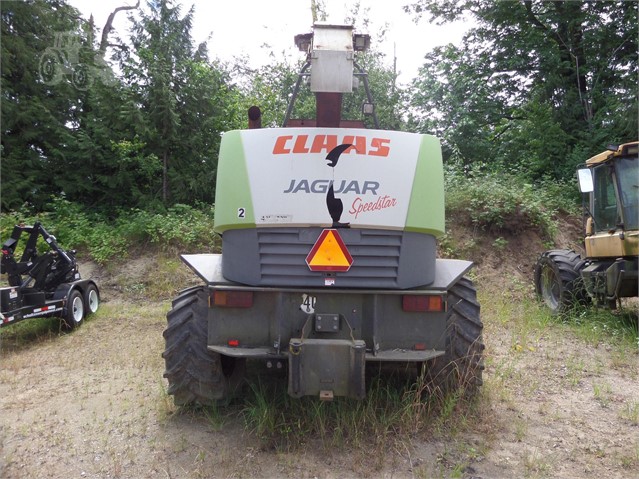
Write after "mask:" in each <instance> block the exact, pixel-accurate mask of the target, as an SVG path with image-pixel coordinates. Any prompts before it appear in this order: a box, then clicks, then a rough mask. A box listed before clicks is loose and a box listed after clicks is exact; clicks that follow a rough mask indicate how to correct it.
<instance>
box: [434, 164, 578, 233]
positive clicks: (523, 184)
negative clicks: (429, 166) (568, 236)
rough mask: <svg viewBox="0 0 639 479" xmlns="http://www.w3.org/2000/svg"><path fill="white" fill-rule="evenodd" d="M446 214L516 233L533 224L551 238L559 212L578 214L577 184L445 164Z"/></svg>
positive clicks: (494, 229) (479, 224)
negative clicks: (529, 178) (534, 180)
mask: <svg viewBox="0 0 639 479" xmlns="http://www.w3.org/2000/svg"><path fill="white" fill-rule="evenodd" d="M445 184H446V215H447V217H448V218H449V219H452V218H455V220H456V221H460V220H461V221H464V220H465V221H468V222H471V223H472V224H473V225H475V226H477V227H479V228H481V229H483V230H486V231H490V232H494V233H504V234H517V233H520V232H522V231H525V230H527V229H529V228H530V227H531V226H532V227H534V228H537V229H538V231H539V233H540V234H541V235H543V236H545V237H547V238H552V237H553V236H554V234H555V231H556V225H555V219H556V216H557V214H558V213H559V212H562V211H563V212H567V213H570V214H578V210H579V196H578V192H577V186H576V184H575V185H572V184H565V183H557V182H553V181H549V180H548V181H544V182H541V183H539V184H536V185H533V184H531V183H530V182H529V181H527V180H526V179H523V178H522V177H521V176H517V175H516V174H513V173H503V172H500V173H495V172H490V171H482V168H481V167H479V168H474V169H472V170H470V171H463V170H462V169H461V168H459V167H456V166H451V165H447V166H446V171H445Z"/></svg>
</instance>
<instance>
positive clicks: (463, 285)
mask: <svg viewBox="0 0 639 479" xmlns="http://www.w3.org/2000/svg"><path fill="white" fill-rule="evenodd" d="M479 313H480V306H479V303H478V302H477V291H476V289H475V286H474V285H473V282H472V281H471V280H470V279H468V278H465V277H464V278H462V279H460V280H459V281H458V282H457V283H456V284H455V285H454V286H453V287H452V288H451V289H450V290H449V291H448V309H447V313H446V315H447V316H446V352H445V354H444V355H443V356H439V357H437V358H435V359H433V360H432V361H430V362H428V363H427V364H426V379H427V380H428V386H429V388H430V389H431V392H432V390H437V389H439V390H441V391H442V392H443V393H444V394H447V393H451V392H456V391H460V392H462V393H463V394H464V395H466V396H468V397H472V396H474V395H475V394H476V393H477V390H478V388H479V386H481V385H482V371H483V369H484V361H483V357H482V355H483V351H484V343H483V340H482V329H483V328H484V325H483V324H482V322H481V319H480V314H479Z"/></svg>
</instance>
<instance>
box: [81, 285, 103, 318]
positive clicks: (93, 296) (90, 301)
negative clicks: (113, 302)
mask: <svg viewBox="0 0 639 479" xmlns="http://www.w3.org/2000/svg"><path fill="white" fill-rule="evenodd" d="M84 305H85V306H86V308H87V315H89V314H93V313H95V312H96V311H97V310H98V309H99V308H100V293H98V288H96V287H95V286H94V285H92V284H90V285H89V286H88V287H87V289H86V290H85V291H84Z"/></svg>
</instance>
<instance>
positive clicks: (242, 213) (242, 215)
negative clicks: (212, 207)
mask: <svg viewBox="0 0 639 479" xmlns="http://www.w3.org/2000/svg"><path fill="white" fill-rule="evenodd" d="M237 217H238V218H246V209H245V208H238V209H237Z"/></svg>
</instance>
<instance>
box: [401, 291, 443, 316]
mask: <svg viewBox="0 0 639 479" xmlns="http://www.w3.org/2000/svg"><path fill="white" fill-rule="evenodd" d="M402 309H403V310H404V311H416V312H440V311H444V310H445V309H446V303H445V301H444V297H443V296H437V295H434V296H433V295H423V294H422V295H415V294H407V295H404V296H402Z"/></svg>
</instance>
